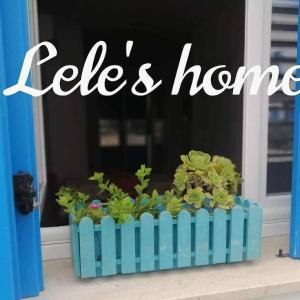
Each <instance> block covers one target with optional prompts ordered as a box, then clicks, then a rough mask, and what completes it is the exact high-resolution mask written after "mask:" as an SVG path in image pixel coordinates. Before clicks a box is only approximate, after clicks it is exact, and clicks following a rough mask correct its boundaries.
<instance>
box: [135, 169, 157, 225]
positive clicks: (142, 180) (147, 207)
mask: <svg viewBox="0 0 300 300" xmlns="http://www.w3.org/2000/svg"><path fill="white" fill-rule="evenodd" d="M151 171H152V169H151V168H147V167H146V166H145V165H141V167H140V169H138V170H137V171H136V173H135V175H136V177H137V179H138V181H139V183H138V184H137V185H136V186H135V187H134V189H135V191H136V193H137V197H136V199H135V212H134V217H135V218H136V219H138V218H139V217H140V216H141V215H142V214H143V213H144V212H149V213H150V214H152V215H153V216H157V215H158V210H157V207H156V206H157V205H158V203H159V201H158V198H159V194H158V192H157V190H156V189H154V190H153V191H152V193H151V195H149V194H147V193H146V192H145V190H146V189H147V188H148V185H149V180H150V179H149V178H146V177H148V176H150V174H151Z"/></svg>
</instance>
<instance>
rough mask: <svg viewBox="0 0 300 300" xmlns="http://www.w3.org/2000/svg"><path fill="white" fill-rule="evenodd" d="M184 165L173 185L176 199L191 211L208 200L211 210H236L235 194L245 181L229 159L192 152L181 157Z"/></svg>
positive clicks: (176, 174) (180, 168)
mask: <svg viewBox="0 0 300 300" xmlns="http://www.w3.org/2000/svg"><path fill="white" fill-rule="evenodd" d="M181 161H182V164H181V165H180V166H179V167H178V168H177V170H176V172H175V175H174V182H173V183H174V186H175V191H176V193H177V195H179V196H180V197H182V198H183V200H184V201H185V202H186V203H188V204H189V205H192V207H190V209H191V210H192V211H193V210H195V209H199V208H201V207H202V206H203V204H204V200H205V199H208V200H209V201H210V203H209V204H210V206H211V207H212V208H215V207H220V208H224V209H230V208H232V207H233V205H234V197H233V194H236V193H237V190H238V186H239V184H240V183H241V181H242V180H241V176H240V174H239V173H238V172H236V171H235V165H234V164H233V163H232V162H231V161H230V160H229V159H228V158H225V157H222V156H213V157H212V158H211V156H210V155H209V154H207V153H204V152H202V151H194V150H192V151H190V152H189V153H188V155H181Z"/></svg>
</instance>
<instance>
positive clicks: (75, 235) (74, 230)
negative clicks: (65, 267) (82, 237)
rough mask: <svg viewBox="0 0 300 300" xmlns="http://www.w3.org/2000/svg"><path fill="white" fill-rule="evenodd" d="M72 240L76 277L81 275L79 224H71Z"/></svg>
mask: <svg viewBox="0 0 300 300" xmlns="http://www.w3.org/2000/svg"><path fill="white" fill-rule="evenodd" d="M70 231H71V232H70V233H71V240H72V256H73V268H74V273H75V275H76V277H80V251H79V245H80V244H79V232H78V225H77V224H74V223H71V226H70Z"/></svg>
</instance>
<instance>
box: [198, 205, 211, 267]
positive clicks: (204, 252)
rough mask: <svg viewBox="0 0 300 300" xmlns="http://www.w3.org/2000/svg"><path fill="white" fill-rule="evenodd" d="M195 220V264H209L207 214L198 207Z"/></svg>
mask: <svg viewBox="0 0 300 300" xmlns="http://www.w3.org/2000/svg"><path fill="white" fill-rule="evenodd" d="M195 217H196V220H195V265H196V266H201V265H208V264H209V214H208V211H207V210H206V209H199V210H198V211H197V213H196V216H195Z"/></svg>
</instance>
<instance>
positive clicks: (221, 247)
mask: <svg viewBox="0 0 300 300" xmlns="http://www.w3.org/2000/svg"><path fill="white" fill-rule="evenodd" d="M226 219H227V215H226V212H225V210H224V209H220V208H216V209H215V210H214V221H213V242H212V247H213V249H212V251H213V259H212V260H213V263H214V264H219V263H224V262H226V233H227V224H226V223H227V221H226Z"/></svg>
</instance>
